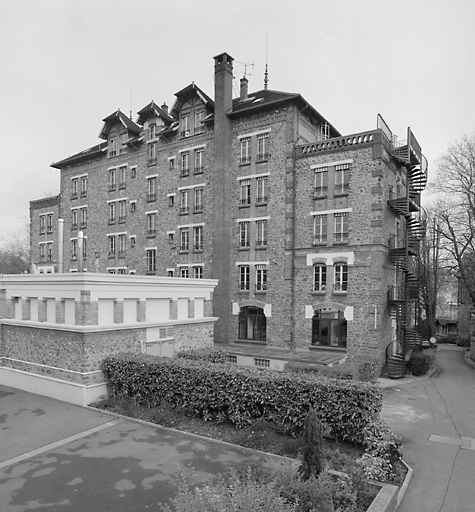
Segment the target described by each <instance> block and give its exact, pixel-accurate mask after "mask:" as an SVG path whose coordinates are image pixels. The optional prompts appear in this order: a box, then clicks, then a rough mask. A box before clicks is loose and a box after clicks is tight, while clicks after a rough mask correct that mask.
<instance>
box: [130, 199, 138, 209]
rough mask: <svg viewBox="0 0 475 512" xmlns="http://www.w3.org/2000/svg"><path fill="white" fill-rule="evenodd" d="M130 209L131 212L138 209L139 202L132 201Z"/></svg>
mask: <svg viewBox="0 0 475 512" xmlns="http://www.w3.org/2000/svg"><path fill="white" fill-rule="evenodd" d="M130 211H131V212H136V211H137V202H136V201H130Z"/></svg>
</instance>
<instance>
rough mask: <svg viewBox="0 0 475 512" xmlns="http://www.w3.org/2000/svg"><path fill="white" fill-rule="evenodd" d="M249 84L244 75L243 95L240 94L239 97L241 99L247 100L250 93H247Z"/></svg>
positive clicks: (242, 80) (242, 79) (242, 83)
mask: <svg viewBox="0 0 475 512" xmlns="http://www.w3.org/2000/svg"><path fill="white" fill-rule="evenodd" d="M248 84H249V80H248V79H247V78H246V77H245V76H243V77H242V78H241V95H240V97H239V99H240V100H241V101H243V100H247V98H248V95H247V92H248Z"/></svg>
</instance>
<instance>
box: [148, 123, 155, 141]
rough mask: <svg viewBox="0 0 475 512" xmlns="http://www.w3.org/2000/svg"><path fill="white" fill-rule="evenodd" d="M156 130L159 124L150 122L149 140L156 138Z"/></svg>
mask: <svg viewBox="0 0 475 512" xmlns="http://www.w3.org/2000/svg"><path fill="white" fill-rule="evenodd" d="M156 132H157V125H156V124H155V123H154V124H149V125H148V140H153V139H155V138H156V136H157V135H156Z"/></svg>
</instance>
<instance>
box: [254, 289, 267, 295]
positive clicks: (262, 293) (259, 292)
mask: <svg viewBox="0 0 475 512" xmlns="http://www.w3.org/2000/svg"><path fill="white" fill-rule="evenodd" d="M266 293H267V290H256V291H255V292H254V294H255V295H265V294H266Z"/></svg>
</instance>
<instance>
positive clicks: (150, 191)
mask: <svg viewBox="0 0 475 512" xmlns="http://www.w3.org/2000/svg"><path fill="white" fill-rule="evenodd" d="M156 199H157V178H156V177H155V176H154V177H152V178H148V179H147V201H148V202H151V201H155V200H156Z"/></svg>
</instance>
